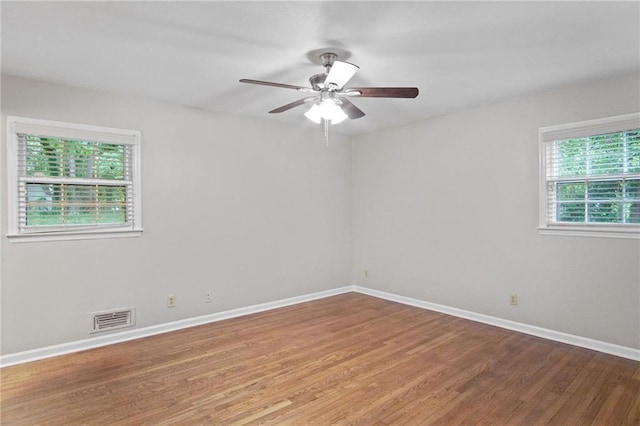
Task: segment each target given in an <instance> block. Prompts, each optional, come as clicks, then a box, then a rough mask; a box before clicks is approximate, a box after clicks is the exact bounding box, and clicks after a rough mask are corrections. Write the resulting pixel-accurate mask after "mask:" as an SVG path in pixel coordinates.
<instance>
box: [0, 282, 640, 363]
mask: <svg viewBox="0 0 640 426" xmlns="http://www.w3.org/2000/svg"><path fill="white" fill-rule="evenodd" d="M349 292H356V293H362V294H366V295H369V296H373V297H377V298H380V299H385V300H390V301H393V302H398V303H402V304H405V305H410V306H415V307H418V308H422V309H427V310H430V311H435V312H441V313H444V314H448V315H453V316H455V317H459V318H465V319H468V320H471V321H476V322H481V323H484V324H489V325H494V326H496V327H501V328H505V329H508V330H513V331H518V332H521V333H525V334H530V335H533V336H537V337H542V338H544V339H548V340H554V341H556V342H562V343H567V344H570V345H574V346H579V347H583V348H587V349H593V350H596V351H599V352H603V353H607V354H610V355H616V356H619V357H622V358H627V359H631V360H634V361H640V349H634V348H628V347H626V346H620V345H615V344H613V343H607V342H602V341H599V340H593V339H589V338H586V337H580V336H574V335H572V334H567V333H562V332H559V331H554V330H549V329H546V328H540V327H536V326H532V325H528V324H523V323H519V322H515V321H509V320H505V319H502V318H497V317H492V316H489V315H484V314H478V313H475V312H471V311H465V310H463V309H458V308H452V307H450V306H445V305H438V304H436V303H431V302H425V301H423V300H419V299H413V298H410V297H405V296H398V295H396V294H392V293H387V292H384V291H380V290H373V289H370V288H366V287H360V286H356V285H351V286H346V287H340V288H336V289H332V290H326V291H320V292H317V293H311V294H306V295H302V296H296V297H291V298H288V299H283V300H277V301H274V302H267V303H261V304H258V305H253V306H247V307H244V308H238V309H232V310H229V311H224V312H218V313H214V314H210V315H203V316H200V317H195V318H187V319H184V320H180V321H174V322H170V323H166V324H160V325H155V326H151V327H144V328H139V329H133V330H127V331H122V332H119V333H113V334H109V335H105V336H97V337H92V338H88V339H83V340H77V341H75V342H69V343H62V344H60V345H54V346H47V347H44V348H38V349H32V350H28V351H24V352H17V353H13V354H8V355H4V356H0V367H9V366H11V365H17V364H23V363H26V362H31V361H37V360H39V359H44V358H51V357H54V356H59V355H65V354H69V353H73V352H79V351H84V350H87V349H93V348H98V347H101V346H107V345H112V344H115V343H121V342H126V341H129V340H134V339H140V338H142V337H148V336H153V335H156V334H162V333H168V332H171V331H176V330H181V329H184V328H189V327H195V326H198V325H203V324H208V323H212V322H216V321H222V320H226V319H230V318H236V317H240V316H243V315H249V314H255V313H258V312H264V311H269V310H271V309H276V308H282V307H285V306H290V305H295V304H298V303H303V302H310V301H312V300H317V299H323V298H325V297H330V296H335V295H338V294H343V293H349Z"/></svg>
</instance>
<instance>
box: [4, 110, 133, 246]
mask: <svg viewBox="0 0 640 426" xmlns="http://www.w3.org/2000/svg"><path fill="white" fill-rule="evenodd" d="M8 125H9V126H8V127H10V132H11V134H10V142H11V141H12V146H10V148H12V149H11V151H12V155H11V157H13V158H12V159H13V162H11V163H10V167H8V170H9V173H10V174H11V175H12V176H11V177H12V178H13V179H11V180H12V182H11V183H10V185H11V189H13V190H14V194H15V196H14V197H13V198H14V200H13V201H14V202H13V203H12V204H13V205H12V211H11V214H10V218H12V220H11V222H12V223H11V224H10V227H11V230H10V231H11V232H10V235H9V236H29V235H32V236H46V235H49V236H51V235H54V236H55V235H79V234H91V235H94V236H95V235H98V234H111V235H112V236H113V234H114V233H126V232H128V231H136V232H139V231H140V230H141V224H140V217H141V214H140V185H139V182H140V175H139V153H140V150H139V140H140V137H139V132H135V131H126V130H120V129H109V128H102V127H94V126H84V125H75V124H68V123H59V122H48V121H47V122H45V121H41V120H32V119H21V118H16V117H9V118H8Z"/></svg>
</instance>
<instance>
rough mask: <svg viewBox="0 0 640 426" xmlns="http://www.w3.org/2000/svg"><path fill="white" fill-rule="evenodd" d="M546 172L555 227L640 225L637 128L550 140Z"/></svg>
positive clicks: (639, 131)
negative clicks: (571, 225)
mask: <svg viewBox="0 0 640 426" xmlns="http://www.w3.org/2000/svg"><path fill="white" fill-rule="evenodd" d="M548 158H549V160H548V161H549V163H550V164H548V166H547V167H548V170H547V174H548V175H549V177H550V179H549V180H548V183H547V185H548V189H547V190H548V193H549V194H550V202H551V203H552V204H553V205H554V206H555V209H554V211H555V216H554V217H553V220H554V221H555V222H558V223H563V222H566V223H577V222H582V223H622V224H626V223H629V224H634V223H635V224H638V223H640V129H634V130H631V131H626V132H617V133H608V134H603V135H595V136H589V137H583V138H576V139H566V140H559V141H555V142H554V143H553V144H552V145H551V150H550V155H549V153H548Z"/></svg>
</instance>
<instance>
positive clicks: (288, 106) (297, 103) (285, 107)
mask: <svg viewBox="0 0 640 426" xmlns="http://www.w3.org/2000/svg"><path fill="white" fill-rule="evenodd" d="M318 98H319V96H309V97H308V98H302V99H298V100H297V101H295V102H291V103H290V104H286V105H283V106H281V107H280V108H276V109H274V110H271V111H269V114H277V113H279V112H285V111H288V110H290V109H291V108H295V107H297V106H300V105H304V104H306V103H307V102H311V101H314V100H316V99H318Z"/></svg>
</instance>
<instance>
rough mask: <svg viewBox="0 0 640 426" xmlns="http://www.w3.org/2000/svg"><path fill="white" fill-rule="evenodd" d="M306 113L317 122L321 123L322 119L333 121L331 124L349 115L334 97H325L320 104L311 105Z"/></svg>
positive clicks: (339, 121)
mask: <svg viewBox="0 0 640 426" xmlns="http://www.w3.org/2000/svg"><path fill="white" fill-rule="evenodd" d="M304 115H305V117H307V118H308V119H309V120H311V121H313V122H314V123H317V124H320V123H321V122H322V120H327V121H331V124H338V123H341V122H343V121H344V120H346V119H347V118H348V117H349V116H348V115H347V114H345V112H344V111H342V108H340V107H339V106H338V105H337V104H336V102H335V100H333V99H325V100H323V101H322V102H320V104H313V105H311V108H309V111H307V112H305V113H304Z"/></svg>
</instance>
